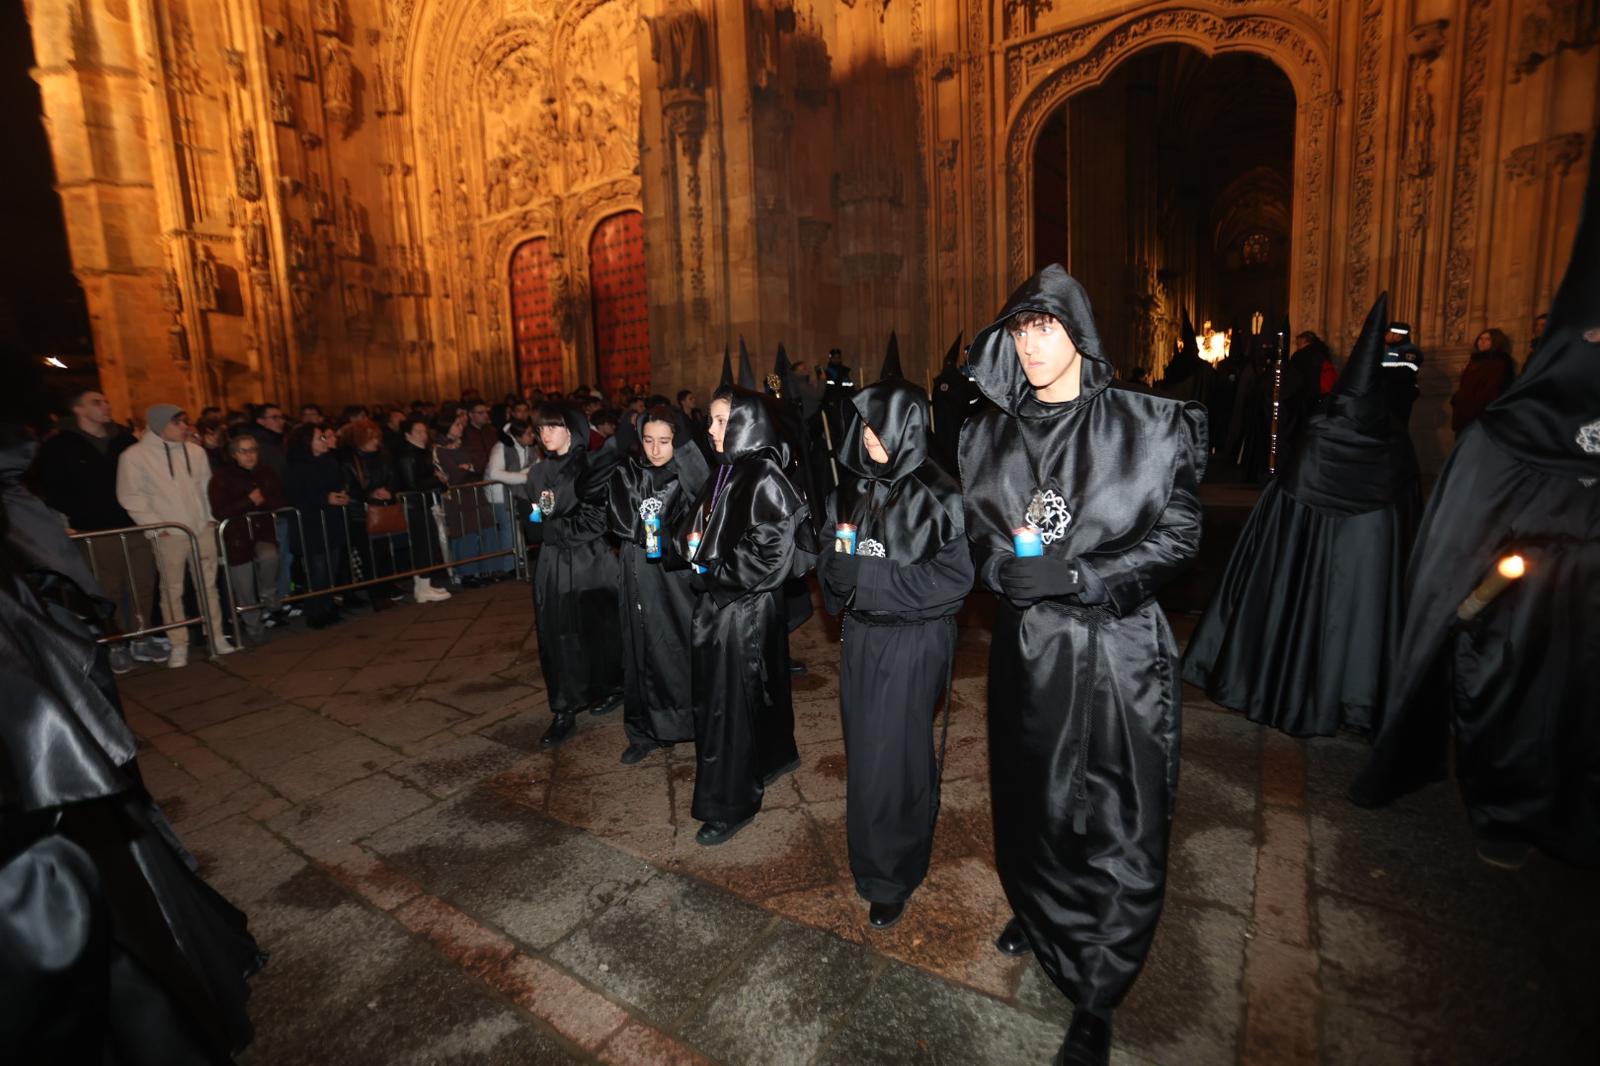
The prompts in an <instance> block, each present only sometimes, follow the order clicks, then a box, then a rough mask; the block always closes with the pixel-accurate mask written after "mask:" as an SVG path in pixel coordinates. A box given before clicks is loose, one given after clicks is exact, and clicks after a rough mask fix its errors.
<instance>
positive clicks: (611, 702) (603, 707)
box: [589, 692, 622, 715]
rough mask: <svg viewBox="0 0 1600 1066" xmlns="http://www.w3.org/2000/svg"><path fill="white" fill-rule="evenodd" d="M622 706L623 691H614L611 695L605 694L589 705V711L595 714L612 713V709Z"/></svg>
mask: <svg viewBox="0 0 1600 1066" xmlns="http://www.w3.org/2000/svg"><path fill="white" fill-rule="evenodd" d="M621 706H622V693H621V692H613V693H612V694H611V695H609V696H604V697H602V698H600V699H597V700H595V701H594V702H593V703H591V704H590V705H589V713H590V714H594V715H601V714H610V713H611V712H612V711H614V710H616V709H617V708H618V707H621Z"/></svg>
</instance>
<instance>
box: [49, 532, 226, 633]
mask: <svg viewBox="0 0 1600 1066" xmlns="http://www.w3.org/2000/svg"><path fill="white" fill-rule="evenodd" d="M160 529H166V530H173V531H176V532H178V533H182V534H183V535H184V536H185V537H187V538H188V540H189V563H190V566H191V568H192V572H193V574H194V580H195V586H196V587H195V590H194V593H195V595H194V598H195V610H196V612H198V613H196V614H195V616H194V617H193V618H180V619H178V620H177V621H173V620H171V619H167V620H166V621H164V622H163V623H162V624H161V625H158V626H152V625H146V624H145V623H146V622H147V621H148V619H146V618H145V605H144V604H142V603H140V602H139V597H138V595H137V590H138V588H139V582H138V581H137V580H136V578H135V576H134V573H133V560H132V559H131V558H129V556H128V539H127V538H128V537H129V536H130V535H137V536H141V537H142V536H144V535H145V534H146V533H149V532H152V531H155V530H160ZM71 537H72V539H73V540H81V541H84V542H86V543H85V548H86V549H88V550H86V551H85V552H84V554H85V555H87V556H88V557H89V570H90V572H91V573H93V574H94V579H95V582H96V583H100V563H99V561H98V560H97V559H96V557H95V553H94V551H93V549H92V548H89V546H88V544H87V542H89V541H94V540H100V539H102V538H106V537H116V538H117V545H118V547H119V548H120V549H121V554H122V565H123V567H124V573H125V574H126V576H127V582H126V583H125V585H124V587H125V588H126V589H128V590H129V592H128V595H129V597H130V598H131V600H132V604H133V615H134V617H135V618H137V619H138V620H139V621H138V628H136V629H135V630H133V631H132V632H130V633H108V634H106V635H105V636H103V637H100V638H99V640H98V643H100V644H111V643H114V642H116V641H119V640H135V639H137V638H139V637H148V636H152V635H154V634H157V633H166V632H169V631H170V630H174V629H182V628H184V627H185V626H191V625H195V624H196V623H198V624H199V625H200V627H201V629H202V631H203V632H204V633H205V635H206V649H207V654H208V655H209V656H210V657H211V658H213V659H215V658H216V657H217V620H216V619H214V618H212V617H210V616H209V615H207V614H206V590H205V589H204V588H201V587H200V585H199V583H200V582H201V581H205V580H208V579H209V580H211V581H215V580H216V579H217V575H216V574H215V573H213V574H209V575H208V574H206V572H205V570H204V568H203V565H202V564H201V562H200V541H199V540H198V539H197V538H196V536H195V532H194V530H192V529H190V528H189V527H188V526H186V525H184V524H183V523H182V522H152V523H150V524H149V525H145V526H124V527H123V528H121V529H96V530H92V531H89V532H84V533H73V534H72V535H71ZM153 554H154V553H153V552H152V555H153ZM150 565H151V566H154V567H157V570H158V573H157V576H156V581H155V586H154V587H155V590H156V595H157V596H158V597H159V596H161V578H160V574H159V566H158V564H157V563H156V561H155V560H154V558H152V559H151V561H150ZM177 598H178V599H179V600H180V601H181V600H182V599H183V596H182V594H181V592H180V594H179V596H178V597H177ZM165 602H166V600H165V599H163V600H162V603H163V604H164V603H165Z"/></svg>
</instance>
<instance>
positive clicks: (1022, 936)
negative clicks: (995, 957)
mask: <svg viewBox="0 0 1600 1066" xmlns="http://www.w3.org/2000/svg"><path fill="white" fill-rule="evenodd" d="M994 946H995V947H997V948H999V949H1000V954H1002V955H1010V956H1011V957H1012V958H1018V957H1019V956H1022V955H1027V954H1029V953H1030V952H1032V951H1033V945H1032V944H1030V943H1028V934H1027V933H1024V932H1023V931H1022V923H1021V922H1019V921H1018V920H1017V919H1015V918H1013V919H1011V920H1010V921H1009V922H1007V923H1006V927H1005V928H1004V929H1002V930H1000V935H999V936H998V937H996V938H995V942H994Z"/></svg>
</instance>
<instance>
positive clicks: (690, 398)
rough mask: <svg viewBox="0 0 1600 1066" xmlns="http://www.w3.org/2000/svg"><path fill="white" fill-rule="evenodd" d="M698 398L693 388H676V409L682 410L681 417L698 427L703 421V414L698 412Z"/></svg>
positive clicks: (692, 425)
mask: <svg viewBox="0 0 1600 1066" xmlns="http://www.w3.org/2000/svg"><path fill="white" fill-rule="evenodd" d="M699 404H700V398H699V397H698V396H696V395H695V394H694V390H693V389H679V390H678V410H680V411H682V412H683V417H685V418H687V419H688V420H689V425H690V426H691V427H698V426H701V425H703V424H704V423H705V415H703V414H701V413H700V407H699Z"/></svg>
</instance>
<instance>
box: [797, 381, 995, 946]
mask: <svg viewBox="0 0 1600 1066" xmlns="http://www.w3.org/2000/svg"><path fill="white" fill-rule="evenodd" d="M846 413H847V414H848V416H849V419H850V420H849V423H848V425H847V427H846V429H845V436H844V440H843V441H842V442H841V446H840V448H839V455H838V462H839V465H840V466H841V467H842V468H843V469H844V470H845V471H847V472H848V475H849V476H847V477H846V478H845V479H844V483H843V484H841V485H840V486H839V489H838V492H837V494H836V495H835V498H834V501H833V506H832V510H833V516H832V517H833V518H834V519H835V521H837V522H848V523H850V524H852V525H853V526H854V527H855V531H856V548H855V552H854V553H853V554H852V553H849V552H848V550H846V549H843V548H842V547H841V548H840V550H836V551H833V552H824V553H823V555H822V557H821V559H820V560H819V562H818V576H819V577H820V578H821V579H822V589H823V600H824V603H825V604H826V605H827V607H828V610H829V611H831V612H832V613H834V614H839V613H841V612H843V614H844V619H843V622H842V624H841V630H840V635H841V642H842V651H841V654H840V659H841V666H840V686H839V709H840V712H841V713H842V716H843V718H844V744H845V754H846V757H847V759H846V761H847V762H848V764H849V771H848V782H847V785H848V791H847V794H846V795H847V800H846V825H847V827H848V837H849V845H850V870H851V872H852V873H853V874H854V875H855V881H856V891H857V892H859V893H860V894H861V896H862V898H863V899H866V900H867V901H868V902H869V903H871V905H872V906H871V909H870V921H871V924H872V926H873V928H876V929H887V928H888V927H889V926H891V925H893V924H894V923H895V922H897V921H899V920H900V916H901V914H902V913H903V912H904V910H905V904H906V900H907V899H908V898H909V897H910V896H911V893H913V892H915V891H916V889H917V886H918V885H920V884H921V883H922V879H923V878H924V877H925V876H926V875H927V872H928V859H929V856H930V855H931V853H932V850H933V824H934V819H935V817H936V816H937V814H938V806H939V802H938V801H939V781H938V775H939V769H940V767H939V765H938V763H937V762H936V759H935V754H934V745H933V730H932V722H931V716H932V714H933V711H934V709H935V708H936V707H937V701H938V698H939V694H940V692H941V691H943V690H944V689H946V688H947V687H948V686H949V683H950V667H951V663H952V662H953V660H954V658H955V646H956V621H955V615H956V612H957V611H958V610H960V608H961V604H962V601H963V600H965V599H966V595H967V592H968V591H969V590H970V589H971V588H972V553H971V550H970V549H969V548H968V546H967V540H966V533H965V526H964V524H963V522H962V515H961V492H960V489H959V488H958V487H957V485H956V481H955V478H953V477H951V476H950V474H949V473H947V472H946V471H945V469H944V468H943V467H942V466H940V465H939V463H938V462H936V461H935V460H934V459H933V458H932V457H931V456H930V455H929V445H930V440H931V438H930V437H929V435H928V397H927V394H926V393H924V392H923V391H922V390H921V389H919V388H918V387H916V386H915V385H912V384H909V383H908V382H905V381H903V380H902V381H880V382H878V383H877V384H876V385H871V386H869V387H867V388H866V389H864V390H862V391H861V392H859V393H857V394H856V395H855V396H854V397H852V398H851V406H850V407H849V409H848V410H847V412H846ZM842 543H843V542H839V544H836V547H839V545H840V544H842Z"/></svg>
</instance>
